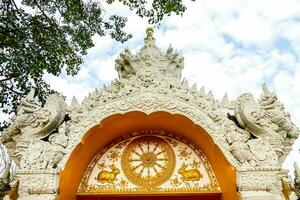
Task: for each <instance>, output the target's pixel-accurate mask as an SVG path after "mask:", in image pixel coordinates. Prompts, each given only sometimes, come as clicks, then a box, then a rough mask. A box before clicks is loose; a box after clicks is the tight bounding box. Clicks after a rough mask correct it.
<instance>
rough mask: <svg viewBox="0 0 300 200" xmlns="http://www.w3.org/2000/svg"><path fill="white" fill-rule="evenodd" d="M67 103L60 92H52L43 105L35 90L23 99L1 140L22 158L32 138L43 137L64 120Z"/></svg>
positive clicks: (18, 157) (14, 153) (15, 154)
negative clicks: (35, 94)
mask: <svg viewBox="0 0 300 200" xmlns="http://www.w3.org/2000/svg"><path fill="white" fill-rule="evenodd" d="M66 112H67V105H66V103H65V101H64V99H63V97H61V96H60V95H58V94H51V95H49V97H48V98H47V100H46V103H45V105H44V106H43V107H42V106H41V103H40V102H39V101H38V99H37V98H36V97H34V90H33V89H32V90H31V91H30V92H29V94H28V95H27V96H26V97H25V98H23V99H22V100H21V105H20V106H19V107H18V110H17V114H16V116H15V118H14V119H13V120H12V124H11V125H10V126H9V127H8V129H6V130H5V131H4V132H3V133H2V138H1V141H2V142H3V143H4V144H5V145H7V147H8V148H9V150H10V151H11V152H12V153H13V154H12V156H16V157H17V160H20V158H21V157H22V154H23V153H24V151H25V150H26V149H27V147H28V145H29V143H30V141H31V140H39V139H43V138H45V137H47V136H49V135H50V134H51V132H52V131H54V130H55V129H56V128H57V127H58V126H59V125H60V124H61V123H62V122H63V120H64V117H65V115H66Z"/></svg>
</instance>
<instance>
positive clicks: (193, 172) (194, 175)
mask: <svg viewBox="0 0 300 200" xmlns="http://www.w3.org/2000/svg"><path fill="white" fill-rule="evenodd" d="M186 168H187V165H186V164H185V163H182V165H181V167H180V168H179V170H178V174H181V175H182V180H183V181H198V180H199V179H200V178H202V177H203V176H202V174H201V173H200V172H199V170H198V169H189V170H186Z"/></svg>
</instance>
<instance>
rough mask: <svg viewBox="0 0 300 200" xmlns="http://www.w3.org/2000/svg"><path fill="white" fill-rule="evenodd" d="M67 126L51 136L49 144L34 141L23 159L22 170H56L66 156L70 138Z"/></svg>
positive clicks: (63, 126)
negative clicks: (66, 131)
mask: <svg viewBox="0 0 300 200" xmlns="http://www.w3.org/2000/svg"><path fill="white" fill-rule="evenodd" d="M65 126H66V125H65V124H64V125H62V126H61V127H60V129H59V132H58V133H55V134H52V135H50V136H49V142H46V141H42V140H33V141H31V142H30V144H29V147H28V149H27V150H26V151H25V153H24V156H23V157H22V159H21V163H20V167H21V169H54V168H56V167H57V164H58V163H59V162H60V161H61V159H62V158H63V156H64V155H65V148H66V146H67V144H68V137H67V135H66V134H65Z"/></svg>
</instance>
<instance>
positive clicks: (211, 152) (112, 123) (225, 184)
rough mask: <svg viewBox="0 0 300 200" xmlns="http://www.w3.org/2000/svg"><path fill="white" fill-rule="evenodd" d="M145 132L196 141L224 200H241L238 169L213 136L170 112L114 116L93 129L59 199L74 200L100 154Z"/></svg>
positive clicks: (72, 161)
mask: <svg viewBox="0 0 300 200" xmlns="http://www.w3.org/2000/svg"><path fill="white" fill-rule="evenodd" d="M143 130H157V131H166V132H171V133H173V134H175V135H176V136H178V137H179V138H186V139H187V140H189V141H193V143H194V144H195V145H196V146H197V147H198V148H199V150H201V152H202V153H203V154H204V155H205V156H206V158H207V160H208V161H209V163H210V165H211V167H212V169H213V172H214V174H215V176H216V178H217V181H218V183H219V186H220V188H221V193H222V199H224V200H235V199H239V196H238V193H237V192H236V171H235V168H234V167H233V166H232V165H231V164H230V163H229V162H228V161H227V159H226V158H225V156H224V155H223V153H222V151H221V150H220V149H219V147H218V146H217V145H216V144H215V143H214V141H213V140H212V138H211V137H210V135H209V134H208V133H207V132H206V131H205V130H204V129H203V128H202V127H200V126H199V125H196V124H194V123H193V122H192V121H191V120H190V119H188V118H187V117H185V116H182V115H178V114H170V113H167V112H155V113H151V114H149V115H147V114H145V113H143V112H129V113H126V114H115V115H111V116H109V117H107V118H106V119H104V120H103V121H101V123H100V124H99V125H96V126H94V127H93V128H91V129H90V130H89V131H88V132H87V133H86V134H85V136H84V137H83V138H82V141H81V143H80V144H78V145H77V146H76V148H75V149H74V151H73V152H72V154H71V156H70V157H69V160H68V162H67V164H66V166H65V168H64V170H63V171H62V172H61V174H60V183H59V189H60V191H59V196H58V198H57V199H58V200H65V199H68V200H75V199H76V195H77V191H78V188H79V185H80V183H81V180H82V177H83V176H84V174H85V171H86V169H87V168H88V166H89V164H90V163H91V161H92V160H93V158H94V157H95V156H96V155H97V154H98V152H99V151H100V150H101V149H103V148H104V147H105V146H107V145H108V144H110V143H112V142H113V141H115V140H117V139H119V138H121V137H122V136H124V135H129V134H131V133H133V132H142V131H143Z"/></svg>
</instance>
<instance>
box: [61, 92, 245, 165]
mask: <svg viewBox="0 0 300 200" xmlns="http://www.w3.org/2000/svg"><path fill="white" fill-rule="evenodd" d="M133 111H140V112H145V113H146V114H150V113H153V112H159V111H165V112H169V113H172V114H180V115H183V116H186V117H187V118H189V119H191V120H192V121H193V122H194V123H195V124H197V125H199V126H201V127H203V128H204V129H205V130H206V131H207V132H208V133H209V135H210V136H211V137H212V138H213V140H214V142H215V143H216V144H217V145H218V146H219V148H220V149H221V150H222V152H223V153H224V155H225V156H226V158H227V159H228V160H229V161H230V162H231V163H232V165H234V166H235V167H238V166H239V165H240V164H239V162H238V161H237V160H236V158H235V157H234V156H233V155H232V154H231V153H230V152H229V151H228V143H227V142H226V138H225V129H224V126H220V125H219V124H217V123H216V122H215V121H214V120H213V119H212V118H211V117H210V116H209V115H208V114H206V113H205V112H203V110H202V109H199V107H197V106H195V105H194V104H192V103H189V102H186V101H183V100H178V99H174V98H172V97H171V96H170V97H168V96H166V95H162V94H160V93H155V92H151V91H146V92H141V93H139V94H134V95H132V96H130V97H126V98H123V99H117V100H115V101H112V102H107V103H105V104H104V105H99V106H97V107H94V108H93V109H92V110H91V111H89V114H88V115H87V116H86V118H84V119H82V121H80V122H78V123H77V124H76V127H74V129H73V130H72V134H71V135H70V138H69V143H68V146H67V153H66V155H65V157H64V158H63V160H62V161H61V163H60V165H61V166H64V165H65V163H66V161H67V159H68V158H69V156H70V154H71V153H72V150H73V149H74V148H75V146H76V145H77V144H78V141H80V140H81V138H82V137H83V136H84V134H85V133H86V132H87V131H88V130H89V129H90V128H91V127H93V126H95V125H97V124H99V122H101V121H102V120H103V119H105V118H106V117H109V116H110V115H113V114H121V113H127V112H133ZM223 120H224V123H226V121H229V120H228V119H227V116H226V114H224V116H223ZM220 121H221V120H220ZM226 145H227V146H226Z"/></svg>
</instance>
